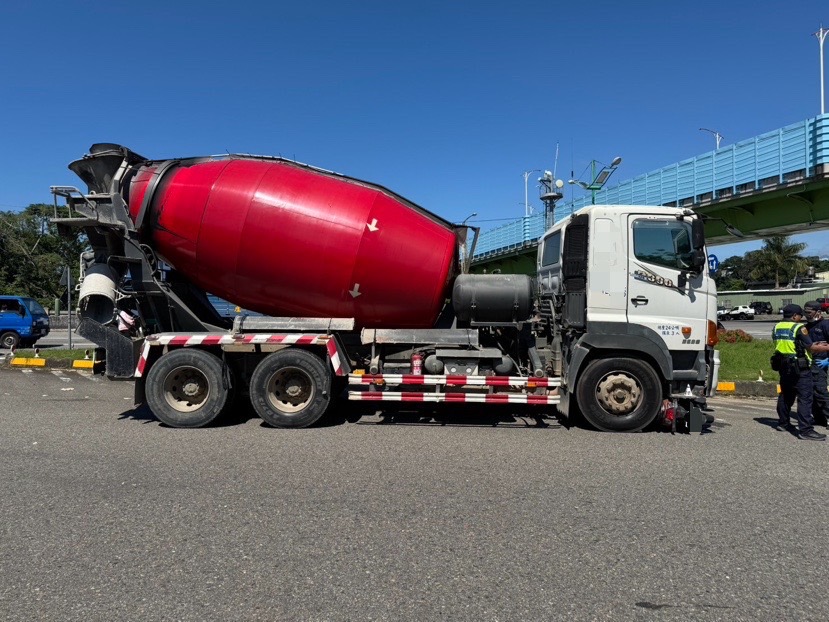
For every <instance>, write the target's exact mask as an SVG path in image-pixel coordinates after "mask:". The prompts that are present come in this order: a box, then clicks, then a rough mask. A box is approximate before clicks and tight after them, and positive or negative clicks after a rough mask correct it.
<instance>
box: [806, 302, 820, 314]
mask: <svg viewBox="0 0 829 622" xmlns="http://www.w3.org/2000/svg"><path fill="white" fill-rule="evenodd" d="M803 308H804V309H806V310H808V309H812V310H813V311H820V303H819V302H818V301H817V300H810V301H809V302H807V303H806V304H805V305H803Z"/></svg>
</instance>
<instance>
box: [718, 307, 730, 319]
mask: <svg viewBox="0 0 829 622" xmlns="http://www.w3.org/2000/svg"><path fill="white" fill-rule="evenodd" d="M727 319H728V308H727V307H717V320H727Z"/></svg>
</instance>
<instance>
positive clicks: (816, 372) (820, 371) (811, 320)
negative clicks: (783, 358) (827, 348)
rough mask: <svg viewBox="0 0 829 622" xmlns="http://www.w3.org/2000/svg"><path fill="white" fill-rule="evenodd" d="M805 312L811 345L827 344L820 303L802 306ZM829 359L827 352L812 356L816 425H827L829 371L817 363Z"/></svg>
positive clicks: (828, 325) (827, 326)
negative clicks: (822, 342)
mask: <svg viewBox="0 0 829 622" xmlns="http://www.w3.org/2000/svg"><path fill="white" fill-rule="evenodd" d="M803 308H804V310H805V312H806V322H807V323H806V328H807V329H808V331H809V338H810V339H811V340H812V342H813V343H819V342H821V341H824V342H827V343H829V320H827V319H822V318H821V317H820V303H819V302H817V301H813V302H807V303H806V304H805V305H803ZM827 358H829V352H816V353H814V354H813V355H812V380H813V382H814V396H813V399H812V417H813V418H814V420H815V423H817V424H818V425H826V424H827V415H829V390H827V388H826V385H827V384H829V373H827V372H828V371H829V370H827V368H826V367H825V366H824V365H822V364H820V363H818V361H823V360H825V359H827Z"/></svg>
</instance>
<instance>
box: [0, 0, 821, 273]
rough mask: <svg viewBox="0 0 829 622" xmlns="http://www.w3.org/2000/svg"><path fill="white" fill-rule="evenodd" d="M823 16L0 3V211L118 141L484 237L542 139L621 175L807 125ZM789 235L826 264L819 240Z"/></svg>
mask: <svg viewBox="0 0 829 622" xmlns="http://www.w3.org/2000/svg"><path fill="white" fill-rule="evenodd" d="M821 22H823V23H825V24H827V25H829V5H827V4H826V2H825V1H824V2H818V1H816V0H815V1H813V0H804V1H799V2H795V3H781V2H779V1H774V2H772V1H771V0H756V1H754V2H752V3H742V2H739V3H738V2H722V1H720V2H671V3H665V2H664V1H657V0H644V1H640V2H635V3H633V2H607V1H604V0H598V1H593V2H589V3H588V2H568V3H562V2H552V1H550V0H540V1H530V2H520V1H516V2H446V1H445V0H443V1H440V2H433V1H431V0H420V1H418V2H412V3H405V4H404V3H395V2H388V1H382V2H380V1H374V0H364V1H362V2H352V3H345V2H329V1H325V0H322V1H315V2H282V1H275V2H274V1H272V2H245V1H244V0H240V1H238V2H227V1H224V2H212V1H209V0H204V1H200V2H179V1H176V2H170V1H169V0H167V1H165V2H156V1H153V0H149V1H144V2H134V3H126V2H111V1H110V2H94V1H88V2H80V1H75V2H73V1H70V0H64V1H62V2H48V1H44V2H34V1H30V2H25V1H24V2H13V3H4V4H3V6H2V8H0V33H2V36H0V56H2V58H3V62H2V63H1V64H0V94H1V96H0V136H2V146H3V149H2V151H1V152H0V180H2V184H0V209H17V208H22V207H25V206H26V205H28V204H30V203H37V202H51V198H50V195H49V186H50V185H58V184H60V185H62V184H68V185H81V184H80V180H79V179H77V178H76V177H74V175H73V174H72V173H70V172H69V171H68V170H67V169H66V165H67V164H68V163H69V162H70V161H71V160H73V159H76V158H78V157H80V156H81V155H83V154H84V153H86V150H87V149H88V147H89V146H90V145H91V144H92V143H94V142H118V143H121V144H124V145H126V146H128V147H130V148H131V149H133V150H134V151H137V152H138V153H141V154H143V155H145V156H147V157H150V158H164V157H184V156H194V155H206V154H214V153H223V152H226V151H230V152H246V153H258V154H269V155H283V156H286V157H291V158H296V159H298V160H300V161H303V162H308V163H311V164H314V165H317V166H320V167H323V168H328V169H332V170H336V171H338V172H342V173H345V174H349V175H353V176H355V177H359V178H363V179H367V180H371V181H375V182H377V183H380V184H382V185H385V186H387V187H389V188H391V189H392V190H395V191H396V192H399V193H400V194H402V195H404V196H406V197H407V198H409V199H411V200H413V201H415V202H417V203H419V204H421V205H423V206H424V207H426V208H427V209H429V210H431V211H433V212H436V213H438V214H440V215H441V216H443V217H445V218H447V219H450V220H455V221H460V220H463V219H464V218H465V217H466V216H468V215H469V214H470V213H472V212H477V213H478V214H479V216H478V217H477V218H476V219H474V221H476V222H477V223H478V224H479V225H480V226H482V227H483V228H490V227H492V226H495V225H497V224H499V222H502V220H501V219H512V218H517V217H519V216H521V215H523V213H524V207H523V203H524V180H523V177H522V172H523V171H525V170H530V169H552V168H553V166H554V155H555V151H556V144H557V143H558V144H559V145H560V148H559V160H558V166H557V170H556V173H557V176H558V177H562V178H564V179H565V180H566V179H568V178H569V177H570V174H571V171H574V173H575V175H576V176H579V174H580V173H582V171H583V170H584V169H585V167H586V166H588V163H589V162H590V160H591V159H593V158H596V159H598V160H602V161H604V162H609V161H610V160H611V159H612V158H613V157H614V156H617V155H620V156H622V157H623V158H624V162H623V164H622V166H621V167H620V169H619V170H618V171H617V172H616V177H615V178H614V179H615V180H616V181H622V180H624V179H626V178H629V177H634V176H636V175H639V174H641V173H645V172H647V171H650V170H654V169H657V168H660V167H662V166H665V165H668V164H671V163H673V162H677V161H679V160H683V159H685V158H689V157H692V156H694V155H698V154H700V153H703V152H705V151H708V150H711V149H712V148H713V146H714V137H713V136H712V135H711V134H708V133H705V132H700V131H699V129H698V128H700V127H708V128H713V129H715V130H717V131H719V132H720V133H721V134H722V135H723V136H724V142H723V144H728V143H732V142H736V141H738V140H743V139H746V138H750V137H752V136H755V135H757V134H760V133H763V132H767V131H770V130H774V129H776V128H779V127H782V126H784V125H788V124H790V123H795V122H798V121H802V120H804V119H806V118H809V117H812V116H815V115H816V114H818V113H819V112H820V101H819V92H820V90H819V69H818V67H819V65H818V63H819V55H818V42H817V39H816V37H814V36H812V33H813V32H815V31H816V30H817V29H818V27H819V26H820V24H821ZM827 53H829V50H827ZM827 66H828V67H829V63H827ZM534 195H536V191H535V188H534V184H532V182H531V185H530V197H531V203H532V204H533V205H535V206H536V207H540V205H539V202H538V200H537V199H536V200H534V201H533V200H532V199H533V197H534ZM567 197H568V198H569V190H568V195H567ZM797 239H802V240H803V241H806V242H807V243H808V244H809V252H810V253H817V254H826V255H829V233H817V234H810V235H809V236H806V237H804V238H797ZM757 247H759V243H749V244H747V245H745V244H743V245H738V246H734V247H718V249H717V250H716V252H717V253H718V254H719V255H720V257H721V258H724V257H726V256H728V255H730V254H734V253H735V252H740V253H741V252H744V250H746V249H750V248H757Z"/></svg>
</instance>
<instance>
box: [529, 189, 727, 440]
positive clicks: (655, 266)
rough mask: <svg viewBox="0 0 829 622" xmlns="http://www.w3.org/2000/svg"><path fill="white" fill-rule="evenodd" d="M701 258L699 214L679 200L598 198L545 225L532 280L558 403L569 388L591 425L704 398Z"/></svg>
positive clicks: (708, 300) (706, 359)
mask: <svg viewBox="0 0 829 622" xmlns="http://www.w3.org/2000/svg"><path fill="white" fill-rule="evenodd" d="M706 258H707V253H706V251H705V244H704V236H703V232H702V221H701V220H700V218H699V216H697V215H696V214H695V213H694V212H692V211H690V210H687V209H682V208H668V207H654V206H631V205H624V206H622V205H594V206H590V207H586V208H584V209H582V210H579V211H578V212H576V213H575V214H573V215H572V216H570V217H569V218H566V219H564V220H562V221H560V222H558V223H556V224H555V225H554V226H553V227H552V228H550V229H549V230H548V231H547V232H546V233H545V235H544V237H543V238H542V240H541V244H540V245H539V253H538V266H537V269H538V287H539V294H540V299H541V301H542V309H541V313H542V315H543V316H545V317H547V318H549V320H550V326H551V327H552V330H551V331H550V334H549V341H550V347H551V348H552V349H553V350H554V351H558V356H557V357H554V358H558V360H559V361H560V363H561V366H560V373H561V376H562V391H563V395H562V405H561V406H560V407H559V408H560V409H561V410H566V409H567V408H568V397H569V396H570V395H573V394H575V395H576V396H577V398H578V400H577V401H578V403H579V406H580V408H581V411H582V413H583V414H584V415H585V417H586V418H587V419H588V420H589V421H590V422H591V423H592V424H593V425H595V426H596V427H598V428H600V429H606V430H614V429H619V427H621V426H624V427H626V428H628V429H629V428H630V427H631V418H636V417H641V419H642V420H643V421H645V420H648V419H652V412H653V411H654V409H656V408H658V407H659V405H660V404H662V403H663V400H669V401H671V400H674V399H677V398H679V397H686V398H698V399H697V400H696V401H697V402H698V403H699V404H704V401H705V400H704V398H705V395H706V394H707V395H710V394H711V391H712V384H713V386H716V375H717V370H718V366H719V359H718V358H717V353H716V351H714V350H713V346H714V345H715V344H716V342H717V334H716V301H717V298H716V287H715V285H714V280H713V278H711V276H710V275H709V274H708V268H707V260H706ZM556 329H557V332H556ZM690 401H694V399H691V400H690Z"/></svg>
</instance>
